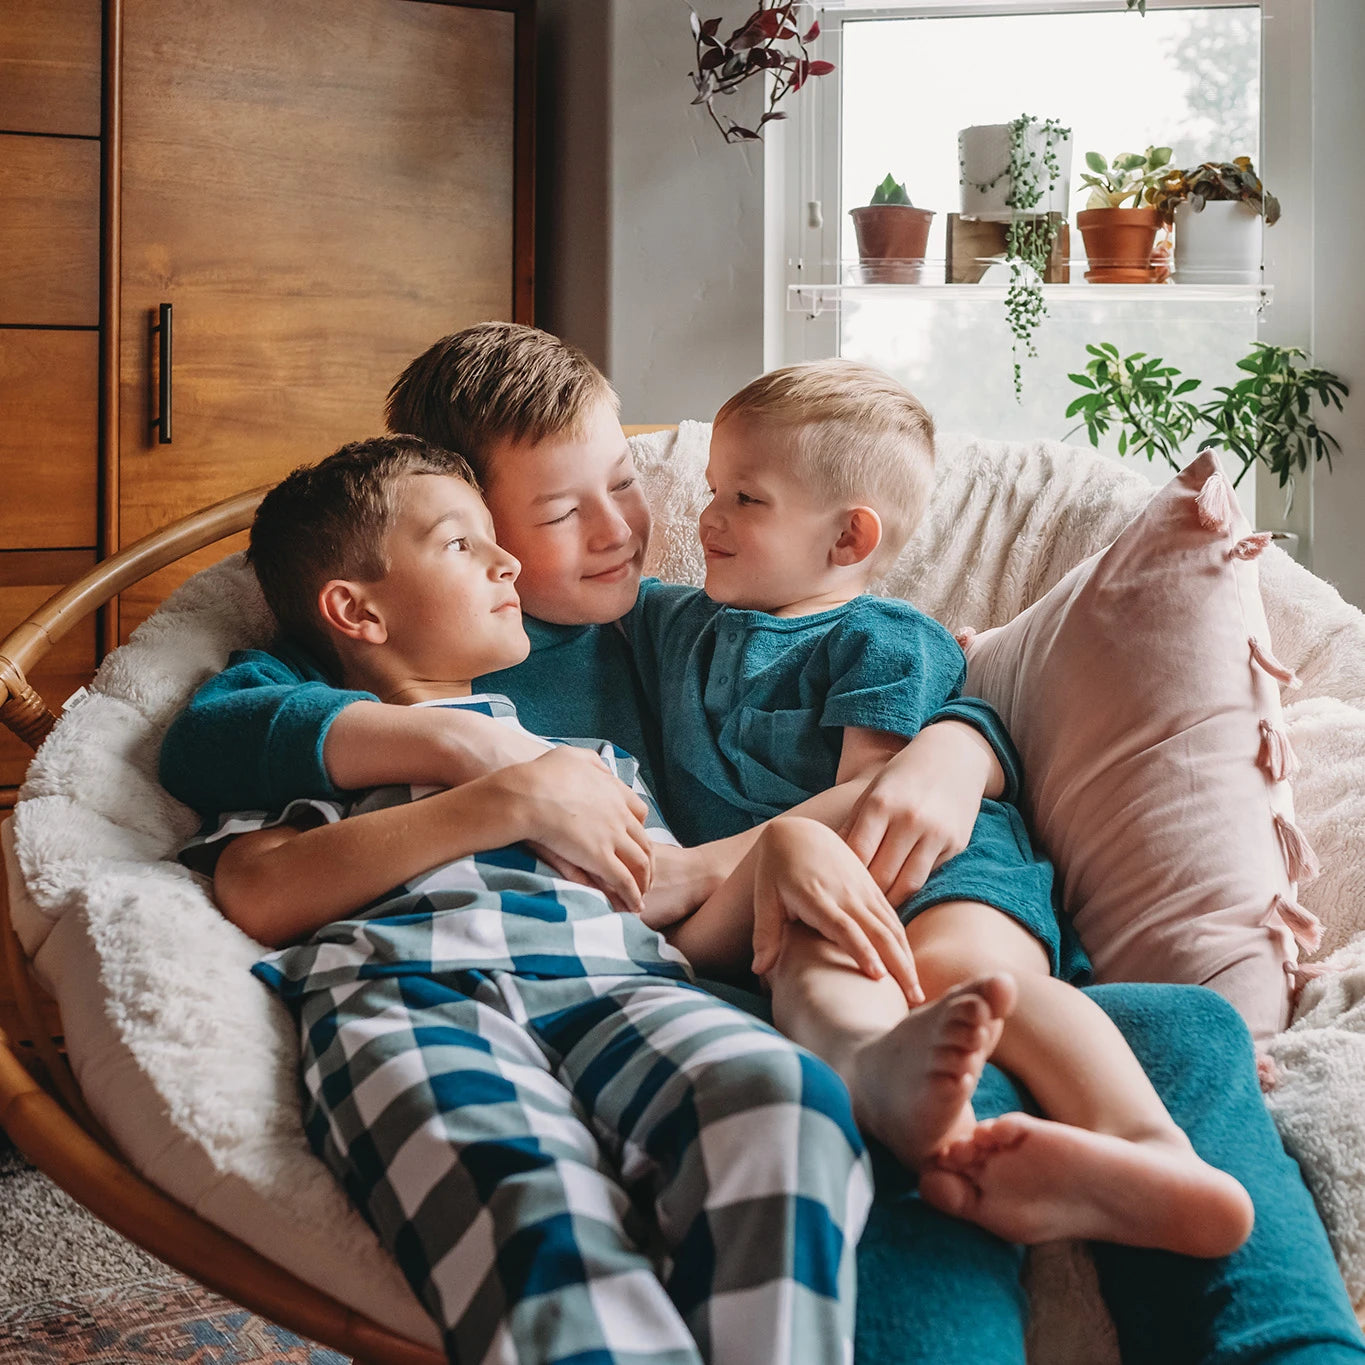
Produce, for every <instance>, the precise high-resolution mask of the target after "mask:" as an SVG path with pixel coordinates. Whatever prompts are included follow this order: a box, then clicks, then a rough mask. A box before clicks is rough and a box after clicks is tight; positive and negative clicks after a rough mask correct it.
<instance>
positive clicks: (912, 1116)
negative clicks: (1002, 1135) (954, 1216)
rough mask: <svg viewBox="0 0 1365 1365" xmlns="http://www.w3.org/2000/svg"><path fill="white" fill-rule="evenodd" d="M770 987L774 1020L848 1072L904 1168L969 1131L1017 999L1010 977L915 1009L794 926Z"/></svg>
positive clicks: (871, 1128)
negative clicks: (984, 1075)
mask: <svg viewBox="0 0 1365 1365" xmlns="http://www.w3.org/2000/svg"><path fill="white" fill-rule="evenodd" d="M768 984H769V986H770V987H771V989H772V996H773V1022H774V1023H775V1024H776V1025H777V1027H778V1028H779V1029H781V1030H782V1032H783V1033H785V1034H786V1035H787V1037H789V1038H791V1039H793V1040H794V1041H795V1042H798V1043H800V1044H801V1045H802V1046H803V1047H807V1048H809V1049H810V1050H811V1051H812V1052H814V1053H815V1054H816V1055H817V1056H819V1057H822V1058H823V1059H824V1060H825V1061H827V1062H828V1063H829V1064H830V1065H831V1066H832V1067H833V1068H834V1069H835V1070H836V1071H837V1072H838V1073H839V1074H840V1076H842V1077H843V1079H844V1082H845V1084H847V1086H848V1088H849V1093H850V1094H851V1095H852V1096H853V1113H854V1117H855V1118H856V1119H857V1120H858V1126H859V1127H860V1128H861V1129H862V1130H863V1131H864V1132H865V1133H870V1134H872V1135H873V1136H875V1137H876V1138H877V1139H878V1140H879V1141H881V1142H882V1143H884V1144H885V1145H886V1146H887V1147H888V1148H889V1149H890V1150H891V1151H892V1152H893V1153H894V1154H895V1155H896V1156H897V1157H898V1158H899V1159H900V1160H901V1161H903V1162H905V1163H906V1165H909V1166H919V1165H920V1164H921V1163H922V1162H924V1161H925V1160H926V1159H927V1158H928V1157H930V1156H932V1155H933V1154H934V1153H935V1152H938V1151H941V1150H943V1149H944V1148H945V1147H946V1146H947V1144H948V1143H950V1142H952V1141H953V1140H955V1139H957V1138H961V1137H965V1136H966V1135H967V1134H969V1133H970V1132H971V1130H972V1129H973V1127H974V1126H975V1123H976V1120H975V1116H974V1115H973V1113H972V1105H971V1096H972V1091H973V1090H975V1088H976V1082H977V1080H978V1078H979V1077H980V1075H981V1068H982V1067H983V1066H985V1064H986V1060H987V1058H989V1056H990V1055H991V1051H992V1049H993V1048H994V1047H995V1044H996V1042H997V1040H998V1039H999V1037H1000V1029H1001V1021H1002V1020H1003V1019H1004V1017H1005V1016H1006V1015H1007V1014H1008V1013H1009V1011H1010V1009H1011V1008H1012V1007H1013V1003H1014V983H1013V981H1012V980H1011V978H1010V977H1009V976H1007V975H1004V974H996V975H988V976H985V977H982V978H981V979H979V980H975V981H971V982H968V983H966V984H964V985H961V986H956V987H954V988H952V989H951V990H949V991H948V992H946V993H945V994H943V995H942V996H941V997H940V998H939V999H938V1000H936V1001H934V1002H932V1003H931V1004H928V1005H922V1006H920V1007H919V1008H918V1009H913V1010H911V1009H907V1006H906V1003H905V997H904V995H902V994H901V991H900V988H899V987H898V986H897V985H896V984H895V982H894V981H892V980H890V978H884V979H883V980H881V981H873V980H871V979H870V978H868V977H866V976H864V975H863V974H862V973H861V972H859V971H858V969H857V968H856V966H854V964H853V962H852V960H851V959H850V958H849V957H848V956H847V955H846V954H844V953H843V952H842V951H841V950H840V949H838V948H836V947H835V946H834V945H833V944H831V943H829V942H827V941H826V940H825V939H823V938H821V937H820V936H819V935H817V934H815V933H812V932H811V931H810V930H808V929H806V928H805V927H804V926H801V925H789V926H788V929H787V934H786V939H785V943H784V946H783V950H782V956H781V958H780V959H779V961H778V964H777V967H776V969H775V970H774V971H773V972H772V973H771V974H770V975H769V978H768Z"/></svg>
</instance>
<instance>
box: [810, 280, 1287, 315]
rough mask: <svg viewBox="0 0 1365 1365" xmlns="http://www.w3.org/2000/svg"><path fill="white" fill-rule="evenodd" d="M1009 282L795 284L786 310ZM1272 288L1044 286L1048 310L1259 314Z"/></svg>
mask: <svg viewBox="0 0 1365 1365" xmlns="http://www.w3.org/2000/svg"><path fill="white" fill-rule="evenodd" d="M1007 292H1008V286H1007V285H1004V284H790V285H788V286H787V311H788V312H789V313H805V314H807V315H808V316H810V317H819V316H820V314H821V313H824V312H827V311H829V310H831V309H835V308H838V307H840V306H841V305H842V304H844V303H866V302H871V301H873V300H877V299H895V300H896V302H897V303H901V302H904V303H940V302H943V301H944V300H947V299H952V300H955V301H957V302H959V303H965V302H967V301H969V300H970V301H973V302H977V303H988V302H996V303H1003V302H1004V299H1005V294H1006V293H1007ZM1271 292H1272V291H1271V287H1270V286H1269V285H1262V284H1086V283H1084V282H1079V281H1078V282H1077V283H1074V284H1045V285H1043V301H1044V303H1046V305H1047V306H1048V307H1049V308H1052V307H1054V306H1061V307H1065V306H1067V305H1072V304H1079V305H1083V306H1084V305H1089V304H1093V303H1103V304H1134V305H1137V306H1139V307H1143V308H1151V307H1152V306H1153V305H1156V306H1158V307H1160V306H1161V305H1163V304H1177V305H1183V306H1191V305H1192V306H1194V307H1196V308H1197V307H1201V306H1215V305H1229V304H1230V305H1240V306H1243V307H1246V308H1248V309H1250V310H1251V311H1253V312H1256V313H1260V312H1261V311H1262V310H1263V309H1265V308H1266V307H1267V306H1268V305H1269V303H1270V299H1271Z"/></svg>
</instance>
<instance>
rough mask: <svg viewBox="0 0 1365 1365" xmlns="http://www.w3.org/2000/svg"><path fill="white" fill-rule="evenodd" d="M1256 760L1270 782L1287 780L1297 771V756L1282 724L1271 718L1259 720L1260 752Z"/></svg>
mask: <svg viewBox="0 0 1365 1365" xmlns="http://www.w3.org/2000/svg"><path fill="white" fill-rule="evenodd" d="M1256 762H1257V764H1258V765H1259V766H1260V768H1261V770H1262V771H1263V772H1264V773H1265V775H1266V776H1267V777H1268V778H1269V779H1270V780H1271V781H1272V782H1287V781H1289V779H1290V778H1291V777H1293V776H1294V774H1295V773H1296V772H1298V770H1299V760H1298V756H1297V755H1296V754H1295V753H1294V749H1293V746H1292V745H1291V744H1290V743H1289V735H1288V733H1287V732H1286V730H1285V728H1284V726H1283V725H1277V724H1276V723H1275V722H1274V721H1273V720H1263V721H1262V722H1261V752H1260V753H1259V754H1258V755H1257V757H1256Z"/></svg>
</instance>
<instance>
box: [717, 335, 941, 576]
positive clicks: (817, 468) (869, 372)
mask: <svg viewBox="0 0 1365 1365" xmlns="http://www.w3.org/2000/svg"><path fill="white" fill-rule="evenodd" d="M741 418H742V419H744V420H746V421H751V422H756V423H765V424H767V425H770V426H775V427H779V428H781V429H783V430H786V431H789V432H790V433H791V435H792V445H791V470H792V473H793V474H794V475H795V476H796V477H797V478H798V479H800V480H801V482H802V483H804V484H807V485H809V486H810V487H811V488H813V489H815V490H816V491H818V492H819V493H820V494H821V495H822V496H825V497H828V498H829V499H830V500H831V501H834V502H841V503H854V504H857V503H865V504H866V505H868V506H870V507H871V508H872V509H873V510H874V511H875V512H876V513H877V515H878V516H879V517H880V518H881V521H882V543H881V545H880V546H879V547H878V550H877V556H876V560H875V564H876V566H877V567H878V568H879V569H881V570H885V569H887V568H889V567H890V564H891V562H892V561H893V560H894V559H895V557H896V556H897V555H898V554H899V553H900V552H901V550H902V549H903V548H904V547H905V542H906V541H907V540H909V539H910V537H911V535H913V534H914V531H915V527H916V526H918V525H919V523H920V519H921V518H922V517H923V516H924V513H925V510H926V509H927V507H928V506H929V497H930V494H931V493H932V492H933V483H934V419H933V418H932V417H930V415H929V412H928V410H927V409H926V408H925V406H924V404H923V403H921V402H920V401H919V399H918V398H916V397H915V395H914V394H913V393H911V392H910V390H909V389H907V388H906V387H905V386H904V385H902V384H898V383H897V382H896V381H895V380H894V379H892V378H891V376H890V375H888V374H884V373H883V372H882V371H881V370H878V369H874V368H873V367H872V366H871V365H864V364H862V363H861V362H859V361H856V360H842V359H838V360H813V361H809V362H807V363H806V364H803V365H788V366H786V367H785V368H784V369H780V370H770V371H769V372H768V373H767V374H763V375H759V377H758V378H757V379H755V380H753V381H751V382H750V383H748V384H746V385H745V386H744V388H742V389H741V390H740V391H739V392H738V393H737V394H735V396H734V397H733V398H731V399H729V400H727V402H726V403H725V405H724V406H723V407H722V408H721V410H720V411H719V412H718V413H717V414H716V420H715V425H716V426H720V425H721V423H722V422H728V421H735V420H738V419H741Z"/></svg>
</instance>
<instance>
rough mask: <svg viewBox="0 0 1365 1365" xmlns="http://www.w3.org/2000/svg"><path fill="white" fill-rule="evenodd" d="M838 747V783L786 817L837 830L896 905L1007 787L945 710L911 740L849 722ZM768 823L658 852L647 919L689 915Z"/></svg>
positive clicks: (971, 732) (956, 849)
mask: <svg viewBox="0 0 1365 1365" xmlns="http://www.w3.org/2000/svg"><path fill="white" fill-rule="evenodd" d="M844 744H845V749H844V753H843V756H842V758H841V761H840V765H839V772H838V774H837V779H836V784H835V785H834V786H833V787H830V788H828V789H827V790H825V791H822V792H820V793H819V794H817V795H816V796H813V797H811V798H810V799H809V800H806V801H803V802H801V804H800V805H798V806H793V807H792V809H791V810H790V811H789V812H787V814H788V815H796V816H804V817H805V818H807V819H809V820H816V821H818V822H819V823H821V824H823V825H827V826H829V827H831V828H833V829H837V830H839V831H840V832H841V833H842V834H843V836H844V838H845V839H846V840H847V841H848V843H849V846H850V847H852V848H853V849H854V851H855V852H856V853H857V854H858V856H859V857H860V858H861V859H862V860H863V862H864V863H865V864H866V865H867V866H868V867H869V868H870V870H871V871H872V875H873V879H874V880H875V881H876V882H877V885H878V886H879V887H881V889H882V890H883V891H884V892H885V893H886V896H887V898H888V899H889V900H890V902H891V903H892V905H899V904H901V902H902V901H904V900H906V899H907V898H908V897H910V896H911V895H913V894H914V893H915V892H916V891H918V890H919V888H920V887H921V886H922V885H923V884H924V881H925V879H926V878H927V877H928V875H929V873H930V872H931V871H932V870H933V869H934V868H935V867H936V866H938V865H939V864H940V863H943V862H946V861H947V859H948V858H950V857H952V856H953V855H954V854H956V853H960V852H961V851H962V849H963V848H965V847H966V840H967V839H968V838H970V837H971V832H972V826H973V825H974V824H975V822H976V816H977V812H978V811H979V810H980V808H981V799H982V797H983V796H985V797H996V796H999V795H1000V793H1001V789H1002V787H1003V786H1004V774H1003V771H1002V768H1001V765H1000V761H999V759H998V758H997V756H996V753H995V750H994V749H993V748H992V746H991V745H990V744H989V743H987V741H986V740H985V738H984V737H983V736H982V734H981V732H980V731H979V730H977V729H976V728H975V727H974V726H971V725H968V724H964V723H962V722H959V721H957V720H955V719H949V718H946V717H945V718H944V719H943V720H940V721H938V722H936V723H934V724H932V725H927V726H925V728H924V729H923V730H921V731H920V733H919V734H918V735H916V736H915V737H914V738H913V739H912V740H910V741H909V742H908V743H907V742H906V741H905V739H904V738H903V737H901V736H899V735H891V734H887V733H886V732H885V731H880V730H862V729H857V728H854V727H849V728H847V729H845V731H844ZM779 818H781V817H779ZM769 823H770V822H769ZM766 828H767V824H762V825H757V826H755V827H754V828H753V829H751V830H745V831H744V832H743V833H742V834H734V835H731V836H730V837H729V838H728V839H717V840H715V841H714V842H712V843H709V844H702V845H700V846H698V847H696V848H660V849H657V850H656V852H655V865H654V880H653V882H652V883H651V886H650V890H649V894H648V896H646V898H645V906H646V908H645V918H646V919H647V920H648V921H649V922H650V923H651V924H654V925H656V926H663V925H668V924H674V923H676V922H677V921H678V920H680V919H682V918H684V917H685V916H687V915H688V914H690V913H692V911H693V910H694V909H695V907H697V906H698V905H700V904H701V903H702V902H703V901H705V900H706V898H707V897H708V896H711V895H714V894H715V893H716V891H717V890H718V889H719V887H720V886H721V884H722V883H723V882H724V881H725V879H726V878H727V877H728V876H730V875H731V873H733V872H734V871H735V869H736V868H737V867H738V866H739V864H740V862H741V861H742V860H743V858H744V857H745V856H746V855H747V854H748V853H749V851H750V850H751V849H752V848H753V846H754V844H755V842H756V841H757V839H758V837H759V835H760V834H761V833H762V831H763V830H764V829H766ZM883 850H884V852H883ZM950 850H951V851H950ZM897 853H900V855H901V856H900V860H899V862H897V861H896V854H897ZM912 854H913V855H914V856H913V857H912V856H911V855H912Z"/></svg>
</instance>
